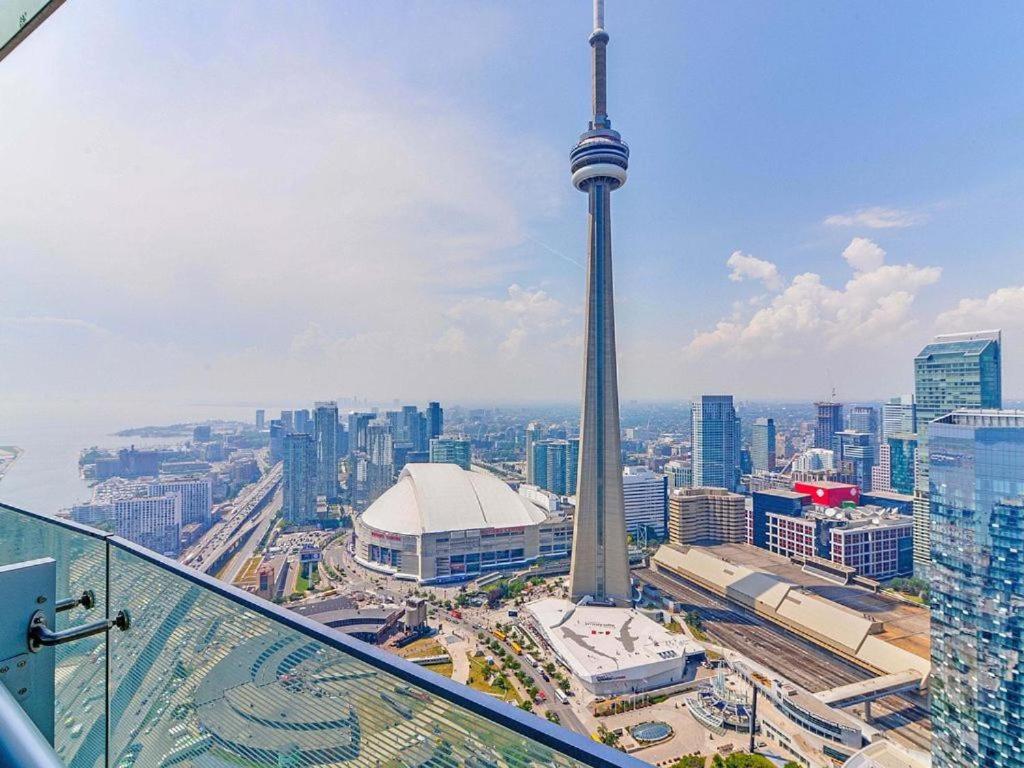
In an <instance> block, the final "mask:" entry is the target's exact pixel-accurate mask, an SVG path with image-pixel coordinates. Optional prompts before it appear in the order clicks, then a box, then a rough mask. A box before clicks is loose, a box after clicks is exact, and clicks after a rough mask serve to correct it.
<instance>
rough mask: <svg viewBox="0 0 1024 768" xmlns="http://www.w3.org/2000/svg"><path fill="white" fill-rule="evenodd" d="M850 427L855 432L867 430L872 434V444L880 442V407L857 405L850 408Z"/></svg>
mask: <svg viewBox="0 0 1024 768" xmlns="http://www.w3.org/2000/svg"><path fill="white" fill-rule="evenodd" d="M849 418H850V423H849V428H850V429H852V430H853V431H855V432H867V433H868V434H869V435H870V436H871V443H872V445H874V444H876V443H878V440H879V433H880V431H881V430H880V429H879V425H878V409H877V408H875V406H873V405H855V406H853V407H852V408H850V417H849Z"/></svg>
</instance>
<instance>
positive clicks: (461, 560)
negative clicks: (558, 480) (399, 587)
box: [355, 464, 572, 584]
mask: <svg viewBox="0 0 1024 768" xmlns="http://www.w3.org/2000/svg"><path fill="white" fill-rule="evenodd" d="M355 533H356V549H355V553H356V561H357V562H358V563H360V564H361V565H363V566H364V567H366V568H371V569H374V570H378V571H383V572H386V573H390V574H393V575H395V576H397V577H399V578H406V579H410V580H415V581H418V582H420V583H423V584H431V583H443V582H447V581H459V580H463V579H468V578H472V577H474V576H476V575H478V574H480V573H484V572H487V571H494V570H502V569H506V568H516V567H520V566H522V565H524V564H527V563H529V562H532V561H534V560H536V559H538V558H540V557H545V558H549V557H564V556H566V555H567V554H568V553H569V550H570V545H571V541H572V521H571V520H568V519H566V518H565V517H564V516H563V515H560V514H558V513H557V512H556V511H554V510H548V509H545V508H543V507H541V506H539V505H538V504H537V503H535V502H534V501H531V500H529V499H528V498H527V497H526V496H524V495H520V494H518V493H516V492H515V491H514V490H512V488H510V487H509V486H508V485H507V484H506V483H504V482H502V481H501V480H499V479H498V478H496V477H494V476H492V475H489V474H485V473H483V472H472V471H466V470H464V469H462V468H461V467H459V466H457V465H455V464H409V465H407V466H406V467H405V469H403V470H402V473H401V475H399V478H398V482H397V483H396V484H395V485H394V486H392V487H391V488H389V489H388V490H387V491H385V492H384V494H382V495H381V497H380V498H379V499H377V500H376V501H375V502H374V503H373V504H371V505H370V507H369V508H368V509H367V510H366V511H365V512H363V513H362V514H361V515H360V516H359V517H358V518H356V522H355Z"/></svg>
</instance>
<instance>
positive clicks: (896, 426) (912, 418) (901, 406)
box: [882, 395, 917, 440]
mask: <svg viewBox="0 0 1024 768" xmlns="http://www.w3.org/2000/svg"><path fill="white" fill-rule="evenodd" d="M916 431H917V406H916V405H915V404H914V396H913V395H900V396H899V397H892V398H889V402H887V403H886V404H885V405H883V406H882V439H883V440H885V439H886V438H887V437H889V435H895V434H896V433H898V432H900V433H913V432H916Z"/></svg>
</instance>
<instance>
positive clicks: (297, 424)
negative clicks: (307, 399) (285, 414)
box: [292, 408, 313, 435]
mask: <svg viewBox="0 0 1024 768" xmlns="http://www.w3.org/2000/svg"><path fill="white" fill-rule="evenodd" d="M292 424H293V425H294V431H295V432H305V433H306V434H307V435H312V434H313V426H312V424H311V422H310V418H309V409H308V408H299V409H298V410H297V411H293V412H292Z"/></svg>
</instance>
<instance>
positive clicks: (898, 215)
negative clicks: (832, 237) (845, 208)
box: [824, 206, 928, 229]
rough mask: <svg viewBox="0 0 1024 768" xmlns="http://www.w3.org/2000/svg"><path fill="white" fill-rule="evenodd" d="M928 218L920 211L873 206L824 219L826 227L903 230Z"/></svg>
mask: <svg viewBox="0 0 1024 768" xmlns="http://www.w3.org/2000/svg"><path fill="white" fill-rule="evenodd" d="M927 220H928V216H927V214H925V213H922V212H920V211H908V210H904V209H901V208H883V207H881V206H874V207H871V208H861V209H859V210H856V211H853V212H851V213H837V214H833V215H831V216H827V217H826V218H825V222H824V223H825V226H828V227H867V228H868V229H904V228H906V227H913V226H916V225H918V224H923V223H924V222H926V221H927Z"/></svg>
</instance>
